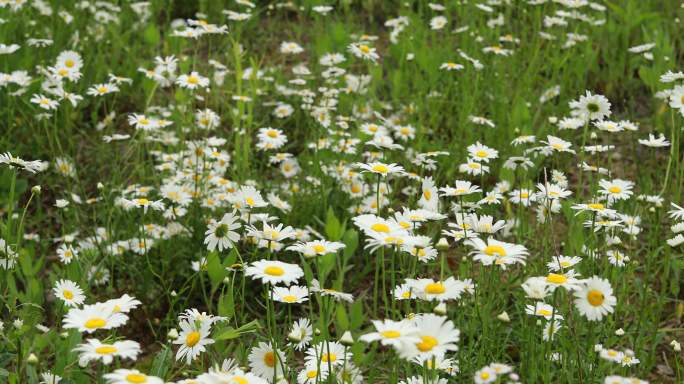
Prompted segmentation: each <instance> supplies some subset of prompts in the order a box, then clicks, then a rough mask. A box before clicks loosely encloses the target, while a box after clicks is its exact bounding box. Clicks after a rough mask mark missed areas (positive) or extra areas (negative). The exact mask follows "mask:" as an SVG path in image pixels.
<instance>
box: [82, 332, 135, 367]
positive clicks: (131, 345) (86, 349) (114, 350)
mask: <svg viewBox="0 0 684 384" xmlns="http://www.w3.org/2000/svg"><path fill="white" fill-rule="evenodd" d="M74 352H79V353H80V354H79V358H78V364H79V365H80V366H81V367H85V366H86V365H88V363H90V362H91V361H93V360H101V361H102V363H103V364H105V365H109V364H110V363H111V362H112V361H113V360H114V357H120V358H122V359H130V360H135V359H137V357H138V354H139V353H140V344H138V343H136V342H135V341H131V340H123V341H117V342H114V343H113V344H105V343H102V342H101V341H100V340H97V339H88V340H87V342H86V343H85V344H79V345H78V347H76V348H74Z"/></svg>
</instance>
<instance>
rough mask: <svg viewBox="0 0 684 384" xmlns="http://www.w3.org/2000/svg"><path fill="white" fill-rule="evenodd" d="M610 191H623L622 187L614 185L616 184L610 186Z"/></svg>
mask: <svg viewBox="0 0 684 384" xmlns="http://www.w3.org/2000/svg"><path fill="white" fill-rule="evenodd" d="M608 192H610V193H620V192H622V188H620V187H618V186H617V185H614V186H612V187H610V188H608Z"/></svg>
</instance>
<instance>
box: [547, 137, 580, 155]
mask: <svg viewBox="0 0 684 384" xmlns="http://www.w3.org/2000/svg"><path fill="white" fill-rule="evenodd" d="M542 143H544V144H546V145H547V146H548V147H547V148H548V149H549V150H551V152H553V151H557V152H570V153H575V150H574V149H571V148H570V147H572V143H571V142H569V141H565V140H563V139H561V138H559V137H556V136H551V135H547V136H546V141H542Z"/></svg>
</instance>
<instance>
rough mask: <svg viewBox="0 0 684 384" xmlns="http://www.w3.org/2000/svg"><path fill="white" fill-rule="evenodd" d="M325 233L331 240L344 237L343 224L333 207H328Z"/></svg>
mask: <svg viewBox="0 0 684 384" xmlns="http://www.w3.org/2000/svg"><path fill="white" fill-rule="evenodd" d="M325 234H326V236H328V239H330V240H331V241H337V240H339V239H341V238H342V225H341V224H340V221H339V220H338V219H337V217H335V212H333V209H332V208H331V207H328V213H327V215H326V218H325Z"/></svg>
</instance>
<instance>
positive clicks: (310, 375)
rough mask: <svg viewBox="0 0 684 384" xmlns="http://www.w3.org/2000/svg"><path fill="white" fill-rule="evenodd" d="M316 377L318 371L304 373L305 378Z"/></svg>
mask: <svg viewBox="0 0 684 384" xmlns="http://www.w3.org/2000/svg"><path fill="white" fill-rule="evenodd" d="M316 376H318V371H317V370H315V369H314V370H312V371H306V377H307V378H309V379H314V378H315V377H316Z"/></svg>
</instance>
